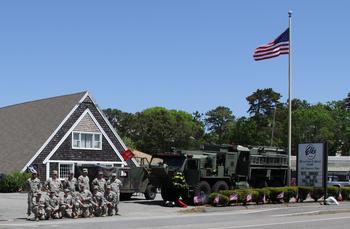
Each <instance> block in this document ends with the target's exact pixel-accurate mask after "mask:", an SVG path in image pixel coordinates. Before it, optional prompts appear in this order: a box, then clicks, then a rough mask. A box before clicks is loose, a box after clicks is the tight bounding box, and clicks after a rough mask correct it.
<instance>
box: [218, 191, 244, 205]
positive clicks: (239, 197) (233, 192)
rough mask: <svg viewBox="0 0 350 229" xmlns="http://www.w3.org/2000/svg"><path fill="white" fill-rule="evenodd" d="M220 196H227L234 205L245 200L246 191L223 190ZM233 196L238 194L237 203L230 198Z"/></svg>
mask: <svg viewBox="0 0 350 229" xmlns="http://www.w3.org/2000/svg"><path fill="white" fill-rule="evenodd" d="M220 194H222V195H224V196H226V197H227V198H228V199H229V202H232V203H242V202H243V200H244V191H242V189H234V190H223V191H220ZM233 194H236V195H237V196H238V199H237V201H230V197H231V195H233Z"/></svg>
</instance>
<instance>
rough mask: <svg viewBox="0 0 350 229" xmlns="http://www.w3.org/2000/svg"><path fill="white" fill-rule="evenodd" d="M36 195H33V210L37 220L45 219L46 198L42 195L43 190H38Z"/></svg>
mask: <svg viewBox="0 0 350 229" xmlns="http://www.w3.org/2000/svg"><path fill="white" fill-rule="evenodd" d="M34 195H35V196H33V198H32V200H31V202H32V204H31V206H32V212H33V213H34V217H35V220H36V221H39V219H41V220H43V219H45V218H46V216H45V207H46V200H45V198H44V197H43V196H42V192H41V191H36V192H35V194H34Z"/></svg>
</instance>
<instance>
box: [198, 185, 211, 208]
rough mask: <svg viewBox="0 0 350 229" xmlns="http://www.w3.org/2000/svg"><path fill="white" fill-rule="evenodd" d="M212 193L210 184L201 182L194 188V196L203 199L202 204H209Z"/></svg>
mask: <svg viewBox="0 0 350 229" xmlns="http://www.w3.org/2000/svg"><path fill="white" fill-rule="evenodd" d="M210 193H211V188H210V185H209V183H208V182H206V181H201V182H199V183H198V184H197V185H196V187H195V188H194V195H195V196H198V197H201V198H202V204H206V203H207V202H208V198H209V195H210Z"/></svg>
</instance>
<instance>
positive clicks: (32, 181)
mask: <svg viewBox="0 0 350 229" xmlns="http://www.w3.org/2000/svg"><path fill="white" fill-rule="evenodd" d="M27 188H28V208H27V219H29V216H30V213H31V211H32V203H33V197H34V193H35V192H38V191H40V189H41V183H40V179H39V178H38V173H37V171H35V170H33V171H32V177H31V178H29V179H28V180H27Z"/></svg>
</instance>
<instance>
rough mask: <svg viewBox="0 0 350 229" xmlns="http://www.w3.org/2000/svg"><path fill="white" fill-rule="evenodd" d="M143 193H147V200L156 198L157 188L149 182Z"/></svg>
mask: <svg viewBox="0 0 350 229" xmlns="http://www.w3.org/2000/svg"><path fill="white" fill-rule="evenodd" d="M143 194H144V195H145V198H146V200H154V198H156V195H157V188H156V187H154V186H153V185H151V184H148V185H147V187H146V190H145V192H144V193H143Z"/></svg>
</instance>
